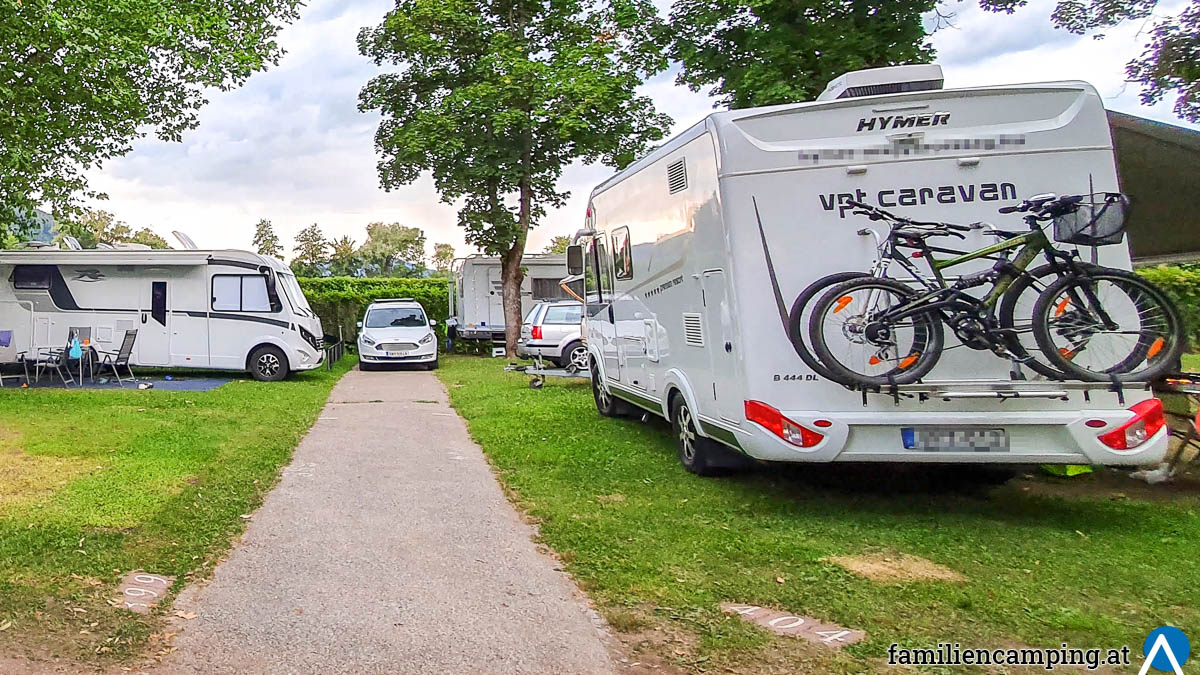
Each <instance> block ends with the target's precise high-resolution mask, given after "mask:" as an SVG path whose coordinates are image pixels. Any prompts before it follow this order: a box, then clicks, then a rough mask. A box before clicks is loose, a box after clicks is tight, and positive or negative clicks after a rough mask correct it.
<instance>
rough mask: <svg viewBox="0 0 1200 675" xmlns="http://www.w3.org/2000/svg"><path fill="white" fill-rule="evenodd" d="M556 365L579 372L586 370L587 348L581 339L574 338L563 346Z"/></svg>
mask: <svg viewBox="0 0 1200 675" xmlns="http://www.w3.org/2000/svg"><path fill="white" fill-rule="evenodd" d="M558 367H559V368H566V369H567V370H572V367H574V372H579V371H583V370H587V367H588V350H587V347H585V346H584V344H583V342H582V341H581V340H575V341H573V342H569V343H567V346H566V347H563V351H562V356H560V357H558Z"/></svg>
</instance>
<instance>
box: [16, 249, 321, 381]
mask: <svg viewBox="0 0 1200 675" xmlns="http://www.w3.org/2000/svg"><path fill="white" fill-rule="evenodd" d="M128 330H136V331H137V338H136V341H135V342H134V348H133V353H132V356H131V359H130V361H131V363H132V364H133V365H135V366H160V367H182V368H212V369H219V370H246V371H249V372H250V373H251V374H252V375H253V376H254V377H255V378H256V379H259V380H280V379H283V378H284V377H286V376H287V374H288V372H290V371H294V370H309V369H312V368H316V367H317V366H318V365H320V363H321V361H322V359H323V358H324V352H323V350H322V336H323V333H322V330H321V321H320V320H319V319H318V318H317V316H316V314H315V313H314V312H313V311H312V309H310V308H309V306H308V302H307V301H306V300H305V298H304V293H303V292H302V291H301V290H300V285H299V284H298V283H297V282H296V277H295V276H294V275H293V274H292V272H291V270H289V269H288V267H287V266H286V265H284V264H283V262H281V261H279V260H276V259H274V258H268V257H264V256H260V255H256V254H254V253H249V252H247V251H232V250H228V251H198V250H167V251H163V250H154V251H152V250H83V251H65V250H56V249H41V250H32V251H26V250H20V251H0V331H11V337H10V339H9V340H7V342H8V344H7V345H0V363H11V362H15V361H16V360H17V357H18V354H20V353H21V352H30V353H32V352H34V351H36V350H37V349H39V348H50V347H60V346H62V345H64V344H66V341H67V336H68V335H69V334H70V333H71V332H74V333H76V334H77V335H85V336H89V337H88V338H87V339H88V341H89V343H90V345H91V346H93V347H95V348H96V349H97V350H100V351H116V350H117V349H118V348H119V347H120V345H121V341H122V339H123V338H124V336H125V332H126V331H128Z"/></svg>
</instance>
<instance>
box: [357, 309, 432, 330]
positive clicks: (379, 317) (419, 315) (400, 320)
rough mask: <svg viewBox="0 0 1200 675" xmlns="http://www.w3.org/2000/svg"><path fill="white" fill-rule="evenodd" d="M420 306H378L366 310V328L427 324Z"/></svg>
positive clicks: (412, 326) (409, 326)
mask: <svg viewBox="0 0 1200 675" xmlns="http://www.w3.org/2000/svg"><path fill="white" fill-rule="evenodd" d="M428 325H429V322H428V321H427V320H426V319H425V312H424V311H422V310H421V308H420V307H378V308H376V309H373V310H371V311H370V312H367V328H392V327H398V326H404V327H408V328H416V327H418V326H428Z"/></svg>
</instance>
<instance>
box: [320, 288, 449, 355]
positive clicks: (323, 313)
mask: <svg viewBox="0 0 1200 675" xmlns="http://www.w3.org/2000/svg"><path fill="white" fill-rule="evenodd" d="M449 283H450V282H449V280H448V279H393V278H388V277H369V278H365V279H360V278H353V277H321V278H302V279H300V288H302V289H304V297H306V298H308V304H309V305H311V306H312V308H313V311H315V312H316V313H317V316H319V317H321V326H322V327H323V328H324V329H325V332H326V333H327V334H329V335H337V334H338V326H341V327H342V335H343V337H345V339H346V341H347V342H350V343H353V342H354V338H355V336H356V335H357V334H358V328H357V323H358V322H359V321H361V320H362V317H363V313H364V312H365V311H366V309H367V305H369V304H371V301H373V300H378V299H379V298H412V299H413V300H416V301H417V302H419V303H421V305H422V306H424V307H425V311H426V312H428V313H429V318H431V319H434V320H436V321H437V322H438V334H439V335H444V334H445V330H446V329H445V325H446V324H445V321H446V316H447V314H448V313H449V299H448V297H447V296H448V292H449V291H448V288H449V286H448V285H449Z"/></svg>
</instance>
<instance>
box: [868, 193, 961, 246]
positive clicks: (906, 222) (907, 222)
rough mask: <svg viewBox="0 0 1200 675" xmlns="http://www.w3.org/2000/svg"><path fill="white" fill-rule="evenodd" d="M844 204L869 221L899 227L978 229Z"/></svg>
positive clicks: (875, 207) (870, 207)
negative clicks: (888, 221) (914, 218)
mask: <svg viewBox="0 0 1200 675" xmlns="http://www.w3.org/2000/svg"><path fill="white" fill-rule="evenodd" d="M846 204H848V205H849V206H851V207H853V208H854V209H856V211H855V213H857V214H860V215H864V216H867V217H868V218H870V219H871V220H890V221H892V222H894V223H896V224H898V225H900V226H901V227H909V226H916V227H926V228H936V229H945V230H956V231H958V232H970V231H971V230H974V229H978V228H977V227H975V226H973V225H972V226H968V225H956V224H954V223H941V222H929V221H921V220H913V219H911V218H905V217H904V216H898V215H896V214H894V213H891V212H889V211H885V210H883V209H881V208H879V207H878V206H872V205H871V204H865V203H863V202H859V201H855V200H853V199H847V200H846ZM956 236H959V237H961V236H962V235H956Z"/></svg>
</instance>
